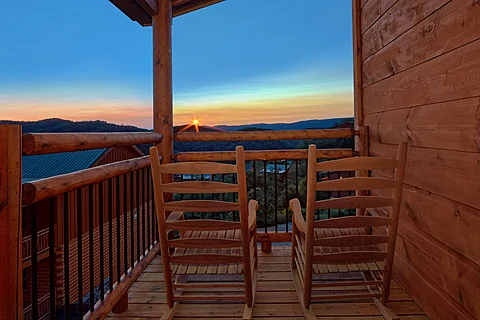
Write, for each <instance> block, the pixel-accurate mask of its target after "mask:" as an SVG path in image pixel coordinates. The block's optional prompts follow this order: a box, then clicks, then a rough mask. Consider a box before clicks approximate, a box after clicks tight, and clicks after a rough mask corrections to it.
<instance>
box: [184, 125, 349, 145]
mask: <svg viewBox="0 0 480 320" xmlns="http://www.w3.org/2000/svg"><path fill="white" fill-rule="evenodd" d="M352 136H353V131H352V130H351V129H348V128H347V129H343V128H342V129H312V130H267V131H219V132H179V133H177V134H175V141H177V142H205V141H213V142H216V141H262V140H269V141H271V140H306V139H338V138H351V137H352Z"/></svg>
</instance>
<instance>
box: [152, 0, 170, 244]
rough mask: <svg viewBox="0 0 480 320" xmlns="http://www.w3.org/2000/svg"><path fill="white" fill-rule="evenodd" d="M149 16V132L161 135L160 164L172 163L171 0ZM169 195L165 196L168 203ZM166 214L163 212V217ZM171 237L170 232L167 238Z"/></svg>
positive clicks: (162, 2)
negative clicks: (150, 130)
mask: <svg viewBox="0 0 480 320" xmlns="http://www.w3.org/2000/svg"><path fill="white" fill-rule="evenodd" d="M156 1H157V14H156V15H154V16H153V23H152V28H153V131H155V132H158V133H161V134H162V136H163V140H162V142H161V143H160V144H159V145H157V147H158V149H159V153H160V155H161V156H162V157H163V160H162V163H170V162H172V161H173V92H172V90H173V87H172V0H156ZM162 180H163V182H164V183H171V182H173V176H172V175H171V174H164V175H162ZM172 200H173V194H168V195H165V201H172ZM168 214H169V212H167V215H168ZM172 237H173V232H170V234H169V238H172Z"/></svg>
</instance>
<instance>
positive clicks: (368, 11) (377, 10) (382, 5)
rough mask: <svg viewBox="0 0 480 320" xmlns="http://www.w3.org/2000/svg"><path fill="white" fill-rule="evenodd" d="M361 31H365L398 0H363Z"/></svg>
mask: <svg viewBox="0 0 480 320" xmlns="http://www.w3.org/2000/svg"><path fill="white" fill-rule="evenodd" d="M361 2H362V22H361V33H362V34H363V33H365V31H367V30H368V28H370V27H371V26H372V25H373V24H374V23H375V22H376V21H377V20H378V18H380V17H381V16H382V15H383V14H384V13H385V12H387V10H388V9H390V7H391V6H392V5H394V4H395V2H397V0H369V1H365V0H361Z"/></svg>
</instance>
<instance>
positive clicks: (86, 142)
mask: <svg viewBox="0 0 480 320" xmlns="http://www.w3.org/2000/svg"><path fill="white" fill-rule="evenodd" d="M161 141H162V135H161V134H160V133H155V132H121V133H120V132H115V133H27V134H24V135H23V136H22V153H23V155H36V154H49V153H58V152H70V151H81V150H91V149H101V148H110V147H122V146H132V145H136V144H145V143H160V142H161Z"/></svg>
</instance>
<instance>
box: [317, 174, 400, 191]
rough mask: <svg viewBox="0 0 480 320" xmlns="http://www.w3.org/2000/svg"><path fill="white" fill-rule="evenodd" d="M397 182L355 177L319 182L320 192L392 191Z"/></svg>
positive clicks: (318, 188)
mask: <svg viewBox="0 0 480 320" xmlns="http://www.w3.org/2000/svg"><path fill="white" fill-rule="evenodd" d="M394 186H395V181H394V180H392V179H386V178H370V177H353V178H344V179H336V180H329V181H322V182H317V185H316V189H317V191H318V190H372V189H389V188H390V189H391V188H393V187H394Z"/></svg>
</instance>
